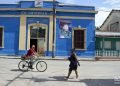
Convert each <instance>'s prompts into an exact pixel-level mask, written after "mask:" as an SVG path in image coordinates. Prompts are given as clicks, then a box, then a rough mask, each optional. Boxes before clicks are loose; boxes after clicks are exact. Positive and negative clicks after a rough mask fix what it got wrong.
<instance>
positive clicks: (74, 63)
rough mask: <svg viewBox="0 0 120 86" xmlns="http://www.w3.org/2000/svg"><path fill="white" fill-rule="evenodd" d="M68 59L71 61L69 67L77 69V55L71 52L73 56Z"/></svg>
mask: <svg viewBox="0 0 120 86" xmlns="http://www.w3.org/2000/svg"><path fill="white" fill-rule="evenodd" d="M68 60H69V61H70V65H69V67H70V68H72V69H76V68H77V65H78V60H77V59H76V55H75V54H74V53H73V54H71V56H70V57H69V58H68Z"/></svg>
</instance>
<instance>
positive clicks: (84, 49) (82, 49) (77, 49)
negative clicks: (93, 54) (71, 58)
mask: <svg viewBox="0 0 120 86" xmlns="http://www.w3.org/2000/svg"><path fill="white" fill-rule="evenodd" d="M75 50H87V49H76V48H75Z"/></svg>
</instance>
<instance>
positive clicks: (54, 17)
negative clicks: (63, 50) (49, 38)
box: [52, 0, 56, 58]
mask: <svg viewBox="0 0 120 86" xmlns="http://www.w3.org/2000/svg"><path fill="white" fill-rule="evenodd" d="M55 8H56V2H55V0H53V43H52V58H55V27H56V26H55V19H56V10H55Z"/></svg>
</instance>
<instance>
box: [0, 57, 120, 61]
mask: <svg viewBox="0 0 120 86" xmlns="http://www.w3.org/2000/svg"><path fill="white" fill-rule="evenodd" d="M1 58H2V59H21V58H20V56H0V59H1ZM40 60H53V61H55V60H57V61H67V60H66V59H64V58H57V57H56V58H50V57H40ZM78 60H79V61H120V59H99V60H96V59H95V58H78Z"/></svg>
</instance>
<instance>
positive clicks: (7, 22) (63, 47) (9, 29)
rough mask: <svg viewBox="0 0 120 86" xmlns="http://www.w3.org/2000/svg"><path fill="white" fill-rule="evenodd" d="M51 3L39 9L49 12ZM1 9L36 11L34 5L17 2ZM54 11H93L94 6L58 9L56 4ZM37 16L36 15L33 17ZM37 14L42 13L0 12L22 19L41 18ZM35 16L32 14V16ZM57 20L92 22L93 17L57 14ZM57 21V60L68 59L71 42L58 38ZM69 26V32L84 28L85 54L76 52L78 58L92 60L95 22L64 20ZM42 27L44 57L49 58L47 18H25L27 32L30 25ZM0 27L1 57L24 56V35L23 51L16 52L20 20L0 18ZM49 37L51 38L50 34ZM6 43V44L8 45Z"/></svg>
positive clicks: (57, 23)
mask: <svg viewBox="0 0 120 86" xmlns="http://www.w3.org/2000/svg"><path fill="white" fill-rule="evenodd" d="M52 6H53V3H52V2H51V1H44V2H43V7H42V8H52ZM0 8H35V2H34V1H20V2H19V3H18V4H9V5H8V4H0ZM56 8H57V9H66V10H92V11H94V10H95V7H93V6H75V5H60V4H59V2H56ZM35 12H36V13H35ZM39 12H43V13H44V12H45V11H40V10H35V11H34V10H33V11H32V10H31V11H28V10H24V11H23V10H14V11H10V10H9V11H7V10H6V11H3V10H2V11H0V15H18V16H19V15H21V14H22V13H25V14H26V15H44V14H39ZM32 13H35V14H32ZM45 15H52V11H48V13H47V14H45ZM56 15H57V16H70V17H74V16H76V17H92V18H95V13H86V12H85V13H81V12H60V11H57V12H56ZM59 20H60V19H58V18H57V19H56V39H55V40H56V51H55V55H56V56H68V55H69V53H70V50H71V48H72V38H64V39H61V38H60V37H59V34H60V33H59V32H60V26H59ZM65 20H69V21H70V22H71V25H72V28H74V27H78V26H79V25H80V26H81V27H82V28H86V50H79V51H76V53H77V55H78V56H94V52H95V20H94V19H65ZM37 21H39V23H43V24H47V25H48V33H47V34H48V43H47V51H45V52H46V55H47V56H51V55H52V52H51V51H48V50H49V22H50V21H49V18H44V17H43V18H41V17H27V24H26V28H27V31H28V25H29V24H32V23H37ZM0 26H4V48H0V54H8V55H18V54H20V55H21V54H25V52H26V50H27V34H28V32H26V50H24V51H19V50H18V48H19V28H20V18H19V17H0ZM51 35H52V34H51ZM8 43H9V44H8Z"/></svg>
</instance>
